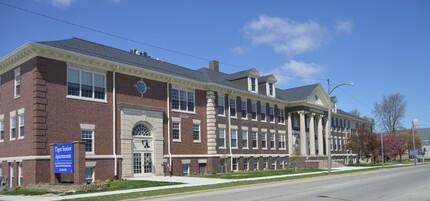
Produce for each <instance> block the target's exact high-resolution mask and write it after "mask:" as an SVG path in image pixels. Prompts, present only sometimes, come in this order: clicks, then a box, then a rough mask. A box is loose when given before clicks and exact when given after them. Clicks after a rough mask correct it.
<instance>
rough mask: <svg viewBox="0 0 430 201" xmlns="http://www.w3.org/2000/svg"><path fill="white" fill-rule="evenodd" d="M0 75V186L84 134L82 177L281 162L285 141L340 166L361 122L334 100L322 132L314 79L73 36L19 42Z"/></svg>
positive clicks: (44, 164) (35, 172)
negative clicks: (155, 55) (173, 59)
mask: <svg viewBox="0 0 430 201" xmlns="http://www.w3.org/2000/svg"><path fill="white" fill-rule="evenodd" d="M0 81H1V86H0V134H1V135H0V176H1V180H2V181H3V182H4V183H5V184H6V185H7V186H8V187H10V188H13V187H14V186H16V185H26V184H31V183H39V182H49V181H50V180H49V178H50V177H51V175H52V170H51V164H52V160H51V155H50V154H51V153H50V145H52V144H61V143H71V142H73V141H84V142H85V143H86V147H85V148H86V156H85V159H86V169H85V172H86V177H87V180H88V182H92V181H94V180H95V179H100V180H105V179H109V178H115V177H116V178H130V177H139V176H148V175H149V176H151V175H163V174H165V173H166V174H170V173H172V174H173V175H182V176H186V175H194V174H205V173H212V172H222V171H235V170H244V171H248V170H263V169H279V168H285V167H286V165H288V163H289V162H290V157H291V156H292V155H293V152H292V150H293V147H295V146H299V149H298V150H299V151H298V153H296V154H297V155H298V156H300V157H301V161H300V164H299V165H307V166H308V167H309V166H311V167H318V166H320V162H321V161H323V160H326V156H327V148H328V147H331V151H332V154H333V158H334V160H335V161H337V162H339V163H344V162H345V160H346V158H349V159H351V160H356V156H357V155H356V154H355V153H351V152H350V151H348V150H346V149H345V148H344V145H345V144H346V142H347V140H348V136H349V134H351V133H352V132H354V131H355V130H356V128H357V127H358V125H360V124H369V122H367V121H365V120H363V119H361V118H358V117H355V116H352V115H350V114H348V113H346V112H344V111H342V110H340V109H337V107H334V110H333V112H334V113H333V118H332V127H331V128H328V127H327V126H326V125H327V108H328V104H329V98H328V96H327V93H326V92H325V91H324V89H323V87H322V86H321V84H313V85H308V86H303V87H297V88H292V89H279V88H276V83H277V79H276V77H275V75H261V74H260V73H259V72H258V71H257V70H256V69H249V70H244V71H241V72H237V73H233V74H226V73H223V72H220V71H219V64H218V62H217V61H211V62H210V63H209V67H208V68H201V69H199V70H191V69H188V68H184V67H181V66H177V65H175V64H170V63H167V62H164V61H159V60H156V59H152V58H150V57H149V56H148V54H147V53H141V52H138V51H137V50H132V51H130V52H128V51H123V50H119V49H116V48H113V47H108V46H105V45H101V44H97V43H93V42H89V41H85V40H82V39H78V38H71V39H67V40H59V41H48V42H30V43H27V44H25V45H24V46H22V47H20V48H18V49H17V50H15V51H13V52H12V53H10V54H9V55H7V56H6V57H5V58H3V59H2V60H0ZM328 129H331V130H332V139H328V136H327V134H326V133H327V131H328ZM170 169H171V172H170V171H169V170H170ZM75 171H78V170H75ZM79 171H83V170H79Z"/></svg>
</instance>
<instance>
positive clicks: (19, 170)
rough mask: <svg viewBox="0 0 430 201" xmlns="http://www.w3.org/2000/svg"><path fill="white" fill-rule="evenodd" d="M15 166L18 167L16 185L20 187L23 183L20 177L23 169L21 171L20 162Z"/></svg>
mask: <svg viewBox="0 0 430 201" xmlns="http://www.w3.org/2000/svg"><path fill="white" fill-rule="evenodd" d="M17 165H18V185H20V186H22V183H23V181H24V180H23V177H22V175H23V174H22V171H23V169H22V161H20V162H17Z"/></svg>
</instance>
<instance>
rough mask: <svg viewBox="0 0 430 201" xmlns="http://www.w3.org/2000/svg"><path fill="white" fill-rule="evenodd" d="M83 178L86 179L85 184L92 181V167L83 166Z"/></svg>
mask: <svg viewBox="0 0 430 201" xmlns="http://www.w3.org/2000/svg"><path fill="white" fill-rule="evenodd" d="M85 179H86V180H87V184H90V183H93V182H94V167H86V168H85Z"/></svg>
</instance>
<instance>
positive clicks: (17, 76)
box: [14, 68, 21, 98]
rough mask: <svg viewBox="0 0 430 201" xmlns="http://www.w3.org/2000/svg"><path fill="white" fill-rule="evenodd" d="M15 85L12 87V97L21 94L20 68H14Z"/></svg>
mask: <svg viewBox="0 0 430 201" xmlns="http://www.w3.org/2000/svg"><path fill="white" fill-rule="evenodd" d="M14 83H15V87H14V97H15V98H17V97H19V96H20V95H21V69H20V68H17V69H15V82H14Z"/></svg>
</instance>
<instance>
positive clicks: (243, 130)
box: [242, 128, 249, 149]
mask: <svg viewBox="0 0 430 201" xmlns="http://www.w3.org/2000/svg"><path fill="white" fill-rule="evenodd" d="M245 140H246V143H244V141H245ZM243 145H246V146H243ZM248 148H249V138H248V129H244V128H242V149H248Z"/></svg>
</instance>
